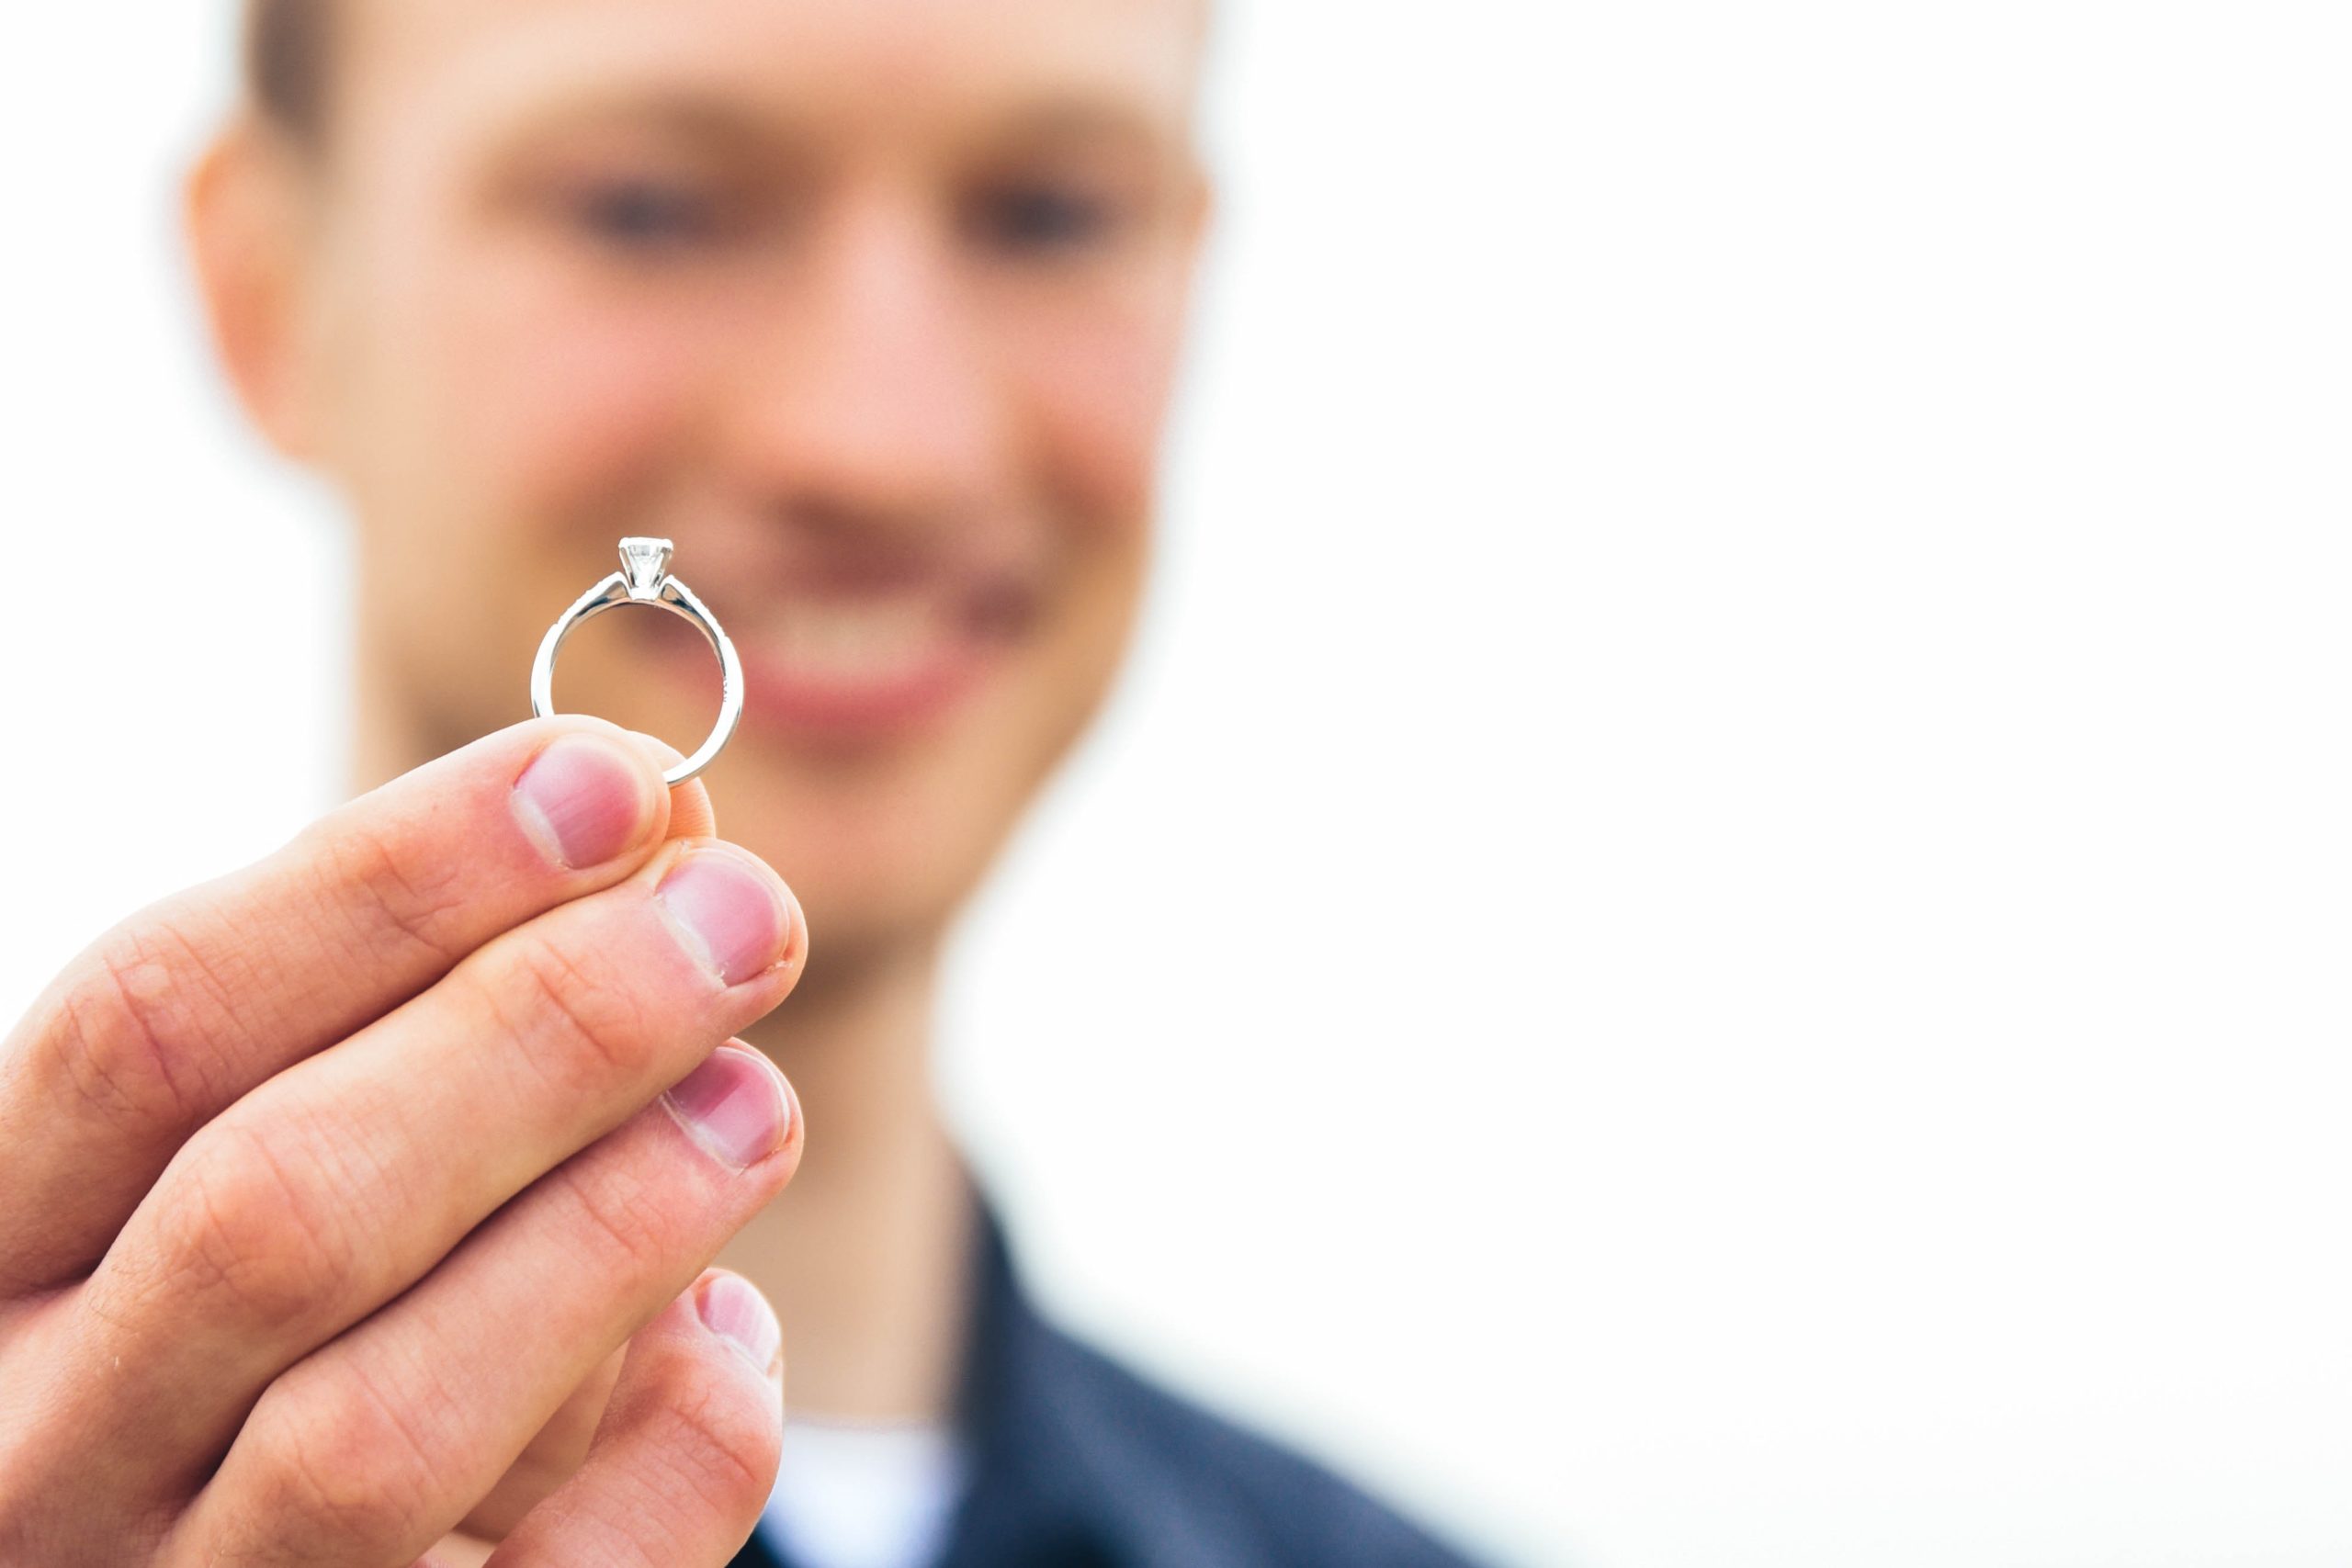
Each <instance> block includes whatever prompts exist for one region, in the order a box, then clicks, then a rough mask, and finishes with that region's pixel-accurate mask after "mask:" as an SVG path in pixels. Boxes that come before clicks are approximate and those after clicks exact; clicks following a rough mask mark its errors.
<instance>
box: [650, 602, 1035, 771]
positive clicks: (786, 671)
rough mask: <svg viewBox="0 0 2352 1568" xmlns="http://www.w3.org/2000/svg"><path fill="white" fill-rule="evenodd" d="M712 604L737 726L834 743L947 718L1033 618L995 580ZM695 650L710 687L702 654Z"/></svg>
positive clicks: (897, 733)
mask: <svg viewBox="0 0 2352 1568" xmlns="http://www.w3.org/2000/svg"><path fill="white" fill-rule="evenodd" d="M718 586H719V587H720V588H721V589H722V591H723V590H724V589H725V584H723V583H722V584H719V585H718ZM709 599H710V603H711V607H712V611H713V613H714V614H715V615H718V620H719V624H720V625H721V626H725V627H726V628H727V633H728V636H729V638H730V639H731V640H732V641H733V642H734V644H735V649H736V652H737V653H738V654H739V655H741V659H742V661H743V720H744V724H745V726H746V728H758V729H763V730H766V731H768V732H770V733H773V734H777V735H781V736H786V737H790V738H796V739H813V740H821V741H829V742H837V743H842V742H846V743H854V742H875V741H882V740H889V739H904V738H907V737H908V736H910V735H911V734H914V733H916V732H919V731H922V730H923V729H925V728H931V727H933V726H936V725H937V724H939V723H940V722H942V721H944V719H945V718H946V717H947V716H949V715H950V714H951V713H952V712H954V711H955V710H956V709H957V708H959V707H960V706H961V705H963V704H964V703H966V702H967V700H969V699H970V698H971V697H972V696H973V695H974V694H976V693H977V692H978V690H979V688H980V687H981V686H982V685H983V684H985V682H986V680H987V677H988V675H989V672H990V671H991V670H993V669H994V668H995V666H996V665H997V664H998V662H999V661H1000V660H1001V659H1002V658H1003V656H1004V655H1005V653H1006V651H1007V650H1008V649H1010V648H1011V647H1012V644H1013V643H1014V641H1015V640H1016V639H1017V638H1018V636H1019V634H1020V632H1021V631H1022V630H1023V627H1024V626H1027V625H1028V624H1029V622H1030V620H1031V618H1032V615H1034V611H1035V599H1034V596H1033V595H1031V594H1030V593H1028V592H1024V591H1023V590H1021V589H1019V588H1017V587H1015V586H1014V585H1012V583H1010V582H1007V581H987V582H980V581H918V582H901V583H897V584H891V585H888V586H882V587H862V588H854V589H847V590H844V589H842V588H838V587H816V586H811V587H800V588H794V589H779V590H777V591H775V592H769V593H766V594H763V595H759V596H757V597H753V596H752V595H751V594H750V593H748V592H743V591H737V592H724V593H723V597H722V596H721V595H720V594H712V595H710V596H709ZM697 640H698V639H697ZM692 651H693V656H694V657H695V658H697V659H699V660H701V661H702V662H703V664H704V671H703V674H702V675H701V677H700V678H701V679H702V680H704V681H706V682H707V680H708V679H709V671H708V660H709V653H708V650H707V649H701V648H699V647H696V648H695V649H693V650H692Z"/></svg>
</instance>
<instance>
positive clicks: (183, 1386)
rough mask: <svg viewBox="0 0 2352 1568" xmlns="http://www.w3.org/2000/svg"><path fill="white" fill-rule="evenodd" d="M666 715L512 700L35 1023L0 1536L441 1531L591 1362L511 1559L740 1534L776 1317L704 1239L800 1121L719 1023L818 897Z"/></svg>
mask: <svg viewBox="0 0 2352 1568" xmlns="http://www.w3.org/2000/svg"><path fill="white" fill-rule="evenodd" d="M652 744H653V743H650V742H647V741H645V740H643V739H642V738H631V737H629V736H628V735H626V734H624V732H622V731H620V730H618V729H616V728H614V727H612V726H610V725H607V724H604V723H602V722H601V721H598V720H594V719H585V718H557V719H547V720H541V721H536V722H533V723H530V724H526V725H520V726H517V727H515V728H513V729H509V730H505V731H503V732H501V733H500V734H497V735H493V736H491V737H489V738H488V739H484V740H481V741H480V742H478V743H477V744H475V745H472V746H469V747H467V748H466V749H465V750H460V751H458V752H456V753H454V754H452V755H450V756H447V757H445V758H442V759H441V760H439V761H435V762H433V763H430V764H428V765H427V766H425V767H424V768H421V769H419V770H417V771H416V772H415V773H411V774H409V775H407V776H406V777H404V778H401V779H399V780H396V781H395V782H393V783H392V784H387V785H386V786H384V787H383V788H382V789H379V790H378V791H376V792H374V793H373V794H370V795H366V796H364V797H362V798H361V799H359V800H357V801H355V802H354V803H352V804H351V805H350V806H348V807H344V808H343V809H342V810H339V811H337V812H335V813H334V814H333V815H331V816H329V817H326V818H322V820H321V821H319V822H317V823H315V824H313V825H312V826H311V827H310V828H309V829H305V830H304V831H303V832H302V833H301V834H300V836H299V837H297V838H296V839H295V840H293V841H292V842H291V843H289V844H288V845H287V846H286V847H285V848H284V849H283V850H281V851H279V852H277V853H276V854H274V855H272V856H270V857H269V858H268V859H266V860H265V861H263V862H261V863H259V864H257V865H254V866H253V867H251V868H250V869H248V870H245V871H243V872H240V873H237V874H233V875H231V876H228V877H225V878H222V879H221V880H220V881H217V882H213V883H209V884H207V885H205V886H200V887H198V888H194V889H192V890H190V891H188V892H187V893H184V894H181V895H178V896H176V897H172V898H169V899H166V900H164V902H162V903H161V904H158V905H156V906H154V907H153V908H149V909H147V910H144V911H142V912H141V913H140V914H137V915H134V916H132V917H131V918H130V919H128V920H126V921H124V922H123V923H122V924H120V925H119V926H117V927H116V928H115V929H114V930H113V931H109V932H107V934H106V935H105V936H103V937H101V938H100V939H99V940H98V941H97V942H96V943H95V944H94V945H93V946H92V947H91V948H90V949H89V950H88V951H87V952H85V953H84V954H83V955H82V956H81V957H79V958H77V959H76V960H75V961H74V963H73V964H70V965H69V966H68V967H67V968H66V970H65V971H64V973H63V974H62V975H61V976H58V978H57V979H56V981H55V982H54V983H52V984H51V986H50V987H49V989H48V990H47V991H46V992H44V993H43V994H42V995H41V997H40V998H39V999H38V1000H37V1001H36V1002H35V1003H34V1004H33V1007H32V1010H31V1011H30V1012H28V1014H27V1015H26V1016H25V1017H24V1018H23V1019H22V1020H21V1021H18V1022H17V1025H16V1027H15V1028H14V1029H13V1031H12V1032H10V1033H9V1034H8V1036H7V1038H6V1043H5V1044H0V1563H6V1564H10V1565H12V1568H13V1565H15V1564H19V1563H22V1564H28V1565H29V1564H39V1565H40V1568H74V1565H77V1564H83V1563H91V1564H96V1563H105V1564H108V1565H110V1568H123V1565H142V1568H178V1565H181V1564H188V1565H196V1564H203V1565H206V1568H210V1565H213V1564H222V1565H226V1564H232V1563H233V1564H246V1563H254V1564H258V1563H305V1564H321V1563H333V1564H336V1565H338V1568H341V1565H351V1568H359V1565H364V1564H377V1563H380V1564H385V1565H387V1568H397V1565H401V1564H408V1563H413V1562H416V1561H417V1560H418V1556H419V1554H420V1553H422V1552H424V1551H427V1550H428V1549H431V1548H432V1547H433V1546H434V1545H435V1542H436V1541H439V1540H442V1539H443V1537H444V1536H445V1535H447V1534H448V1533H449V1532H450V1531H452V1530H454V1529H456V1528H457V1527H458V1525H459V1524H460V1522H462V1521H465V1520H467V1519H468V1518H469V1517H470V1516H472V1515H474V1513H475V1512H476V1510H477V1508H478V1506H480V1505H481V1503H482V1502H483V1500H484V1499H485V1498H487V1497H489V1496H490V1495H492V1492H493V1491H494V1490H495V1489H497V1488H498V1487H499V1485H500V1483H501V1480H502V1477H503V1476H504V1475H505V1474H506V1472H508V1470H509V1468H510V1467H511V1466H514V1465H515V1462H516V1461H517V1459H518V1458H519V1457H520V1456H522V1455H523V1454H524V1453H525V1450H526V1447H527V1446H528V1445H529V1444H530V1443H531V1442H532V1440H533V1438H534V1437H535V1435H537V1434H538V1433H539V1432H540V1431H541V1429H542V1428H543V1427H548V1425H549V1423H550V1421H551V1420H553V1419H554V1418H555V1417H556V1416H557V1415H558V1413H559V1412H560V1411H564V1410H566V1409H567V1408H568V1409H569V1410H571V1412H572V1413H573V1415H574V1416H577V1414H578V1412H579V1410H580V1408H581V1404H582V1398H581V1397H580V1396H581V1392H582V1390H590V1391H593V1403H594V1404H596V1405H598V1406H600V1407H601V1408H602V1410H603V1416H602V1420H601V1422H600V1423H599V1424H597V1425H596V1427H595V1430H594V1440H593V1442H592V1443H591V1444H590V1446H589V1447H588V1449H587V1452H586V1454H585V1458H584V1461H583V1462H582V1463H581V1464H580V1465H579V1467H578V1469H577V1471H576V1473H572V1474H571V1475H570V1476H569V1478H568V1479H560V1478H557V1477H544V1478H543V1479H542V1480H541V1481H540V1483H538V1484H537V1486H536V1487H535V1488H534V1491H535V1493H538V1494H545V1496H544V1501H539V1502H537V1504H536V1506H530V1507H528V1509H527V1511H526V1512H524V1513H522V1515H521V1517H520V1518H519V1519H514V1520H512V1521H511V1522H512V1526H513V1528H512V1529H511V1531H510V1532H507V1533H506V1536H505V1540H504V1542H503V1545H500V1546H499V1547H498V1548H497V1550H496V1551H495V1552H494V1553H493V1554H492V1557H491V1562H492V1563H493V1564H495V1565H496V1568H540V1565H548V1568H552V1565H554V1564H559V1563H560V1564H566V1565H575V1564H589V1565H600V1564H622V1563H628V1564H637V1563H647V1564H650V1563H656V1562H658V1563H662V1564H710V1565H712V1568H718V1565H720V1564H724V1563H725V1562H727V1560H728V1559H729V1556H730V1555H731V1553H732V1552H733V1551H735V1549H736V1548H737V1547H739V1546H740V1545H741V1543H742V1541H743V1540H744V1539H745V1537H746V1536H747V1535H749V1533H750V1531H751V1529H752V1525H753V1523H754V1522H755V1521H756V1518H757V1517H758V1512H759V1509H760V1506H761V1505H762V1503H763V1502H764V1501H765V1499H766V1496H767V1494H768V1489H769V1486H770V1484H771V1483H772V1482H773V1479H774V1476H775V1465H776V1454H777V1449H778V1444H779V1442H780V1440H781V1436H782V1427H781V1423H782V1382H781V1380H782V1375H783V1371H782V1367H783V1363H782V1358H781V1352H780V1348H779V1346H780V1338H781V1336H780V1334H779V1333H778V1331H777V1329H776V1326H775V1317H774V1315H773V1314H771V1313H770V1312H769V1310H768V1308H767V1305H766V1303H764V1302H763V1301H762V1300H761V1298H760V1296H759V1295H758V1293H757V1292H755V1291H754V1290H752V1287H751V1286H750V1285H749V1284H748V1283H747V1282H745V1281H743V1280H740V1279H737V1278H736V1277H734V1276H732V1275H729V1274H723V1273H719V1272H717V1271H707V1270H706V1268H705V1266H706V1265H707V1263H708V1262H709V1261H710V1259H711V1258H714V1257H716V1256H717V1255H718V1250H719V1249H720V1247H723V1246H724V1245H725V1244H726V1242H727V1240H728V1238H729V1236H731V1235H733V1234H734V1233H735V1232H736V1231H737V1230H738V1229H740V1228H741V1226H742V1225H743V1224H745V1223H746V1222H747V1221H748V1220H749V1219H750V1218H751V1217H752V1214H753V1213H756V1212H757V1211H758V1210H759V1209H760V1207H761V1206H762V1205H763V1204H764V1203H766V1202H767V1201H769V1200H770V1199H772V1198H774V1197H775V1195H776V1193H777V1192H778V1191H780V1190H782V1188H783V1187H784V1185H785V1183H786V1181H787V1180H789V1179H791V1175H792V1172H793V1169H794V1168H795V1167H796V1166H797V1163H798V1161H799V1154H800V1127H799V1122H800V1118H799V1115H798V1112H797V1102H796V1101H795V1100H794V1098H793V1096H792V1093H791V1090H790V1089H789V1088H788V1087H787V1086H786V1083H785V1080H784V1078H783V1077H782V1075H781V1074H779V1073H777V1072H776V1070H775V1068H774V1067H773V1066H770V1065H769V1063H768V1062H767V1060H766V1059H765V1058H764V1057H763V1056H762V1055H760V1054H759V1053H758V1052H757V1051H754V1050H752V1049H751V1048H750V1047H748V1046H744V1045H741V1043H735V1042H731V1041H729V1036H730V1035H732V1034H733V1033H734V1032H737V1031H739V1030H741V1029H744V1028H747V1027H749V1026H750V1025H751V1023H752V1021H754V1020H756V1019H758V1018H760V1017H761V1016H762V1015H763V1014H765V1013H766V1012H767V1011H769V1010H771V1009H772V1008H774V1007H775V1005H776V1004H777V1003H778V1002H780V1001H782V1000H783V999H784V998H785V997H786V994H788V993H789V992H790V991H791V989H792V987H793V986H794V984H795V983H796V982H797V979H798V978H799V975H800V970H801V965H802V964H803V962H804V961H805V958H806V954H807V948H808V939H807V934H806V926H805V923H804V921H803V920H802V919H801V917H800V914H799V909H798V905H797V901H796V900H795V899H794V898H793V897H792V895H791V894H790V892H789V891H788V890H787V889H786V887H785V886H784V884H783V883H782V882H781V881H780V880H779V879H777V877H776V876H775V874H774V873H773V872H771V871H770V870H769V869H768V868H767V867H766V866H765V865H763V864H762V863H760V862H759V861H758V860H756V859H755V858H754V857H752V855H750V854H748V853H747V852H743V851H741V850H740V849H737V848H734V847H733V846H729V845H724V844H721V843H719V842H718V840H714V839H711V838H710V837H708V835H709V833H710V832H711V829H712V824H711V821H710V812H709V801H708V797H707V795H706V794H705V793H704V792H703V790H702V787H701V785H700V784H687V785H684V786H682V787H681V788H680V789H678V790H677V791H675V792H672V791H668V790H665V789H664V788H663V787H662V782H661V777H660V769H661V767H662V761H661V759H660V756H658V755H657V754H656V753H655V751H654V750H651V749H650V748H651V746H652ZM667 754H668V755H670V756H674V753H667ZM681 1080H683V1082H682V1081H681ZM673 1085H674V1086H676V1087H675V1088H674V1089H673V1088H671V1086H673ZM664 1089H669V1092H668V1093H667V1094H664V1093H663V1091H664ZM624 1346H626V1353H625V1355H622V1356H621V1357H620V1359H619V1371H618V1375H617V1382H612V1381H611V1374H610V1372H609V1371H602V1373H601V1375H600V1369H605V1367H606V1363H607V1362H608V1360H610V1359H612V1358H613V1357H614V1356H615V1353H616V1351H619V1350H621V1349H622V1348H623V1347H624ZM608 1384H609V1386H610V1388H611V1397H610V1401H609V1404H605V1403H604V1399H603V1390H604V1389H605V1387H606V1386H607V1385H608ZM559 1480H560V1483H557V1482H558V1481H559ZM549 1483H554V1484H553V1489H552V1491H551V1492H550V1491H548V1485H549Z"/></svg>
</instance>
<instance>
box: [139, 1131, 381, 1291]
mask: <svg viewBox="0 0 2352 1568" xmlns="http://www.w3.org/2000/svg"><path fill="white" fill-rule="evenodd" d="M292 1145H293V1141H292V1140H287V1141H286V1142H285V1143H284V1145H274V1144H273V1142H272V1140H271V1139H270V1138H269V1137H267V1136H266V1134H259V1133H255V1132H253V1131H250V1130H247V1129H245V1128H243V1127H242V1126H239V1125H235V1124H232V1123H229V1122H215V1123H214V1125H213V1129H212V1130H211V1131H210V1133H209V1134H208V1146H207V1147H206V1149H205V1150H204V1151H203V1152H202V1153H201V1154H199V1155H198V1157H196V1158H195V1159H193V1160H192V1161H190V1163H189V1165H188V1168H187V1174H186V1178H185V1180H184V1182H183V1185H182V1191H181V1193H180V1195H179V1196H180V1201H179V1202H177V1203H176V1204H175V1205H174V1206H173V1211H172V1212H173V1217H174V1223H173V1224H170V1225H169V1227H168V1229H167V1230H166V1232H165V1235H164V1253H165V1260H164V1274H165V1277H166V1279H167V1280H168V1281H169V1283H170V1285H171V1287H172V1289H173V1290H174V1291H175V1293H180V1292H193V1293H195V1294H197V1295H198V1296H200V1297H203V1298H207V1299H209V1300H210V1301H211V1302H213V1303H217V1304H216V1307H215V1310H221V1308H222V1306H225V1310H226V1311H227V1312H228V1313H229V1314H231V1315H232V1316H234V1317H236V1318H239V1319H242V1320H244V1321H248V1322H253V1323H258V1324H267V1325H302V1324H306V1323H310V1322H311V1321H313V1320H315V1319H316V1318H318V1317H319V1316H320V1315H322V1314H330V1313H332V1312H333V1311H334V1307H335V1305H336V1303H338V1302H339V1301H340V1300H341V1298H342V1297H343V1295H344V1293H345V1292H346V1291H348V1290H349V1289H351V1288H352V1285H351V1282H352V1280H354V1278H355V1275H356V1267H357V1265H358V1263H359V1262H360V1258H359V1254H358V1248H357V1245H356V1243H357V1232H356V1229H355V1228H354V1227H353V1226H352V1225H351V1224H349V1223H348V1222H346V1221H345V1220H344V1219H342V1218H340V1217H339V1216H338V1215H337V1213H335V1210H334V1205H333V1204H332V1203H331V1202H330V1201H327V1193H328V1190H327V1187H326V1185H325V1184H324V1183H322V1182H321V1181H318V1180H315V1179H311V1174H310V1173H306V1172H305V1171H304V1170H303V1168H301V1167H300V1165H298V1164H297V1163H296V1162H295V1161H294V1160H293V1159H292V1158H290V1157H289V1156H288V1155H287V1154H286V1153H285V1152H284V1149H285V1148H287V1147H291V1146H292Z"/></svg>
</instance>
